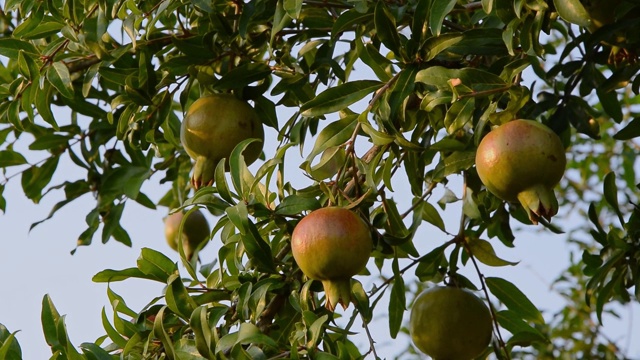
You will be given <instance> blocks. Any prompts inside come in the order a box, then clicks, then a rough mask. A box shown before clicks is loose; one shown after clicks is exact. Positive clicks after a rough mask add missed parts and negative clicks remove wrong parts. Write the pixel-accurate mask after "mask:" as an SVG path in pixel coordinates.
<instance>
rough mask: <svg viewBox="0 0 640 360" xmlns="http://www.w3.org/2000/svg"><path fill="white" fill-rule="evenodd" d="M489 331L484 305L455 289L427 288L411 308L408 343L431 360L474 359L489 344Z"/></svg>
mask: <svg viewBox="0 0 640 360" xmlns="http://www.w3.org/2000/svg"><path fill="white" fill-rule="evenodd" d="M492 330H493V324H492V321H491V313H490V312H489V309H488V308H487V306H486V305H485V304H484V302H483V301H482V300H480V298H478V297H477V296H475V295H474V294H472V293H471V292H469V291H467V290H463V289H460V288H457V287H451V286H446V287H445V286H435V287H432V288H429V289H427V290H425V291H423V292H422V293H421V294H420V295H418V297H417V298H416V300H415V302H414V304H413V307H412V308H411V317H410V319H409V334H410V335H411V340H413V343H414V344H415V345H416V347H417V348H418V349H420V351H422V352H423V353H425V354H427V355H429V356H431V357H432V358H434V359H435V360H470V359H474V358H475V357H477V356H478V355H480V354H481V353H482V352H483V351H484V350H485V349H486V348H487V346H488V345H489V342H490V341H491V336H492Z"/></svg>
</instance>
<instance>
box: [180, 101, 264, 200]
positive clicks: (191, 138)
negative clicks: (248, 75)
mask: <svg viewBox="0 0 640 360" xmlns="http://www.w3.org/2000/svg"><path fill="white" fill-rule="evenodd" d="M246 139H259V140H260V141H259V142H258V141H256V142H253V143H251V144H249V146H247V148H246V149H245V151H244V152H243V153H242V155H243V157H244V161H245V162H246V163H247V165H249V164H251V163H253V162H254V161H255V160H256V159H257V158H258V156H260V153H261V152H262V143H263V142H264V129H263V127H262V122H261V121H260V118H259V117H258V114H257V113H256V111H255V110H254V109H253V108H252V107H251V106H250V105H249V104H247V103H246V102H244V101H242V100H240V99H238V98H236V97H235V96H233V95H231V94H215V95H209V96H205V97H202V98H200V99H198V100H196V101H195V102H194V103H193V104H192V105H191V107H190V108H189V111H187V115H186V116H185V118H184V121H183V122H182V126H181V129H180V141H181V142H182V145H183V146H184V149H185V150H186V151H187V154H189V156H191V158H192V159H194V160H195V164H194V167H193V175H192V177H191V184H192V185H193V187H194V188H195V189H196V190H197V189H199V188H200V187H202V186H210V185H212V184H213V180H214V177H215V169H216V166H217V165H218V162H219V161H220V160H222V159H227V160H228V159H229V155H231V152H232V151H233V149H234V148H235V147H236V146H237V145H238V144H239V143H240V142H242V141H243V140H246ZM227 169H228V162H227Z"/></svg>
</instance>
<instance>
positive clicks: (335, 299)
mask: <svg viewBox="0 0 640 360" xmlns="http://www.w3.org/2000/svg"><path fill="white" fill-rule="evenodd" d="M372 247H373V240H372V239H371V232H370V231H369V227H368V225H367V224H366V223H365V222H364V221H363V220H362V219H361V218H360V217H359V216H358V215H357V214H356V213H354V212H352V211H350V210H347V209H344V208H340V207H326V208H321V209H318V210H315V211H312V212H311V213H310V214H309V215H307V216H306V217H304V218H303V219H302V220H300V222H299V223H298V225H297V226H296V227H295V229H294V230H293V233H292V235H291V250H292V253H293V257H294V259H295V260H296V263H297V264H298V266H299V267H300V269H301V270H302V272H303V273H304V274H305V275H307V276H308V277H309V278H311V279H314V280H320V281H322V284H323V286H324V291H325V294H326V299H327V300H326V304H325V307H326V308H327V309H329V310H331V311H333V310H334V309H335V306H336V304H338V303H340V304H341V305H342V306H343V308H346V307H347V306H348V305H349V303H350V302H351V277H352V276H354V275H356V274H357V273H359V272H360V271H362V269H364V268H365V266H366V265H367V262H368V261H369V256H370V254H371V249H372Z"/></svg>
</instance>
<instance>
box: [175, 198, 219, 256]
mask: <svg viewBox="0 0 640 360" xmlns="http://www.w3.org/2000/svg"><path fill="white" fill-rule="evenodd" d="M184 216H185V213H184V212H182V211H178V212H176V213H173V214H171V215H169V216H167V217H166V218H165V219H164V236H165V238H166V240H167V244H169V247H171V248H172V249H173V250H176V251H179V250H178V244H179V242H178V241H179V237H178V235H179V234H178V232H179V230H180V224H181V223H182V219H183V218H184ZM210 234H211V230H210V229H209V223H208V222H207V219H206V218H205V217H204V214H203V213H202V211H200V210H196V211H194V212H192V213H190V214H189V216H188V217H187V218H186V219H185V220H184V226H183V227H182V237H181V239H182V246H183V247H184V253H185V255H186V257H187V260H191V257H192V256H193V254H194V252H195V251H196V249H197V248H198V246H199V245H200V244H201V243H202V242H204V241H207V240H208V239H209V235H210Z"/></svg>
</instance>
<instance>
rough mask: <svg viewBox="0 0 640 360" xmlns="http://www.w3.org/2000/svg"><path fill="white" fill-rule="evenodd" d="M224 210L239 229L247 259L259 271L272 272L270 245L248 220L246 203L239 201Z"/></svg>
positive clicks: (273, 269)
mask: <svg viewBox="0 0 640 360" xmlns="http://www.w3.org/2000/svg"><path fill="white" fill-rule="evenodd" d="M226 212H227V216H229V220H231V222H232V223H233V225H235V227H236V228H237V229H238V230H239V231H240V234H241V239H242V244H243V245H244V248H245V251H246V252H247V255H248V256H249V259H251V260H252V261H253V262H254V265H255V266H256V267H257V268H258V269H259V270H260V271H264V272H267V273H274V272H275V263H274V261H273V256H272V254H271V247H270V246H269V244H268V243H267V242H266V241H265V240H264V239H263V238H262V236H261V235H260V233H259V232H258V229H257V228H256V226H255V224H253V222H251V221H250V220H249V218H248V213H247V207H246V205H245V204H244V203H239V204H237V205H236V206H231V207H228V208H227V210H226Z"/></svg>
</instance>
